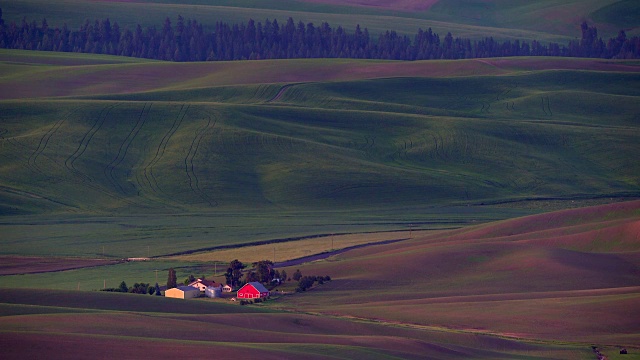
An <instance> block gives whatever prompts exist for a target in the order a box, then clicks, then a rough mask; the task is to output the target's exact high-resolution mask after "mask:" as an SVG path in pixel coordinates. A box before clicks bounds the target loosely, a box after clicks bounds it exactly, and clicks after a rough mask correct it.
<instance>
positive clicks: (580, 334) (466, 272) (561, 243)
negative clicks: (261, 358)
mask: <svg viewBox="0 0 640 360" xmlns="http://www.w3.org/2000/svg"><path fill="white" fill-rule="evenodd" d="M639 211H640V202H638V201H635V202H627V203H620V204H615V205H606V206H600V207H592V208H583V209H580V210H568V211H563V212H556V213H549V214H544V215H536V216H531V217H526V218H521V219H514V220H507V221H504V222H501V223H491V224H487V225H480V226H476V227H469V228H465V229H461V230H455V231H451V232H444V233H437V234H434V235H431V236H424V237H419V238H416V239H413V240H410V241H404V242H401V243H396V244H391V245H383V246H376V247H370V248H366V249H359V250H354V251H351V252H349V253H346V254H342V255H338V256H336V257H334V258H331V259H328V260H326V261H322V262H318V263H315V264H309V265H306V266H301V267H298V268H300V269H301V270H302V272H303V274H330V275H331V276H332V278H333V281H332V282H331V283H330V284H325V285H323V286H321V287H319V288H317V289H316V290H313V291H311V292H309V293H306V294H304V295H300V296H292V297H287V298H285V299H283V300H282V301H281V302H280V303H279V304H278V305H279V306H283V307H294V308H299V309H305V310H308V311H317V312H322V313H329V314H341V315H350V316H356V317H363V318H369V319H371V318H375V319H384V320H386V321H400V322H409V323H415V324H421V325H434V326H444V327H446V328H453V329H477V330H484V331H488V332H491V333H499V334H509V335H511V336H518V337H524V338H537V339H549V340H552V339H553V340H561V341H584V342H593V343H604V344H610V345H615V344H627V345H634V346H636V347H637V346H640V339H639V338H638V331H639V330H640V329H639V328H638V324H637V321H635V319H637V318H638V316H639V315H640V307H638V300H640V280H639V279H640V278H639V277H638V275H639V274H640V243H639V242H638V239H637V234H638V229H639V225H640V223H639V222H638V219H639V215H640V213H639ZM289 271H294V269H293V268H292V269H287V272H289Z"/></svg>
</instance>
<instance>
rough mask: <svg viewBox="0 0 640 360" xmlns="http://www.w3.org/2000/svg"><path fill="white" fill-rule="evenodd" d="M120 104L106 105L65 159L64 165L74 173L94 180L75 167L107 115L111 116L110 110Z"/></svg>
mask: <svg viewBox="0 0 640 360" xmlns="http://www.w3.org/2000/svg"><path fill="white" fill-rule="evenodd" d="M117 105H118V104H113V105H110V106H106V107H104V108H103V109H102V110H100V115H99V116H98V120H96V122H95V123H94V124H93V125H92V126H91V128H90V129H89V131H87V132H86V133H85V134H84V136H83V137H82V140H80V143H79V144H78V147H77V148H76V150H75V151H74V152H73V154H71V155H70V156H69V157H68V158H67V159H66V160H65V161H64V166H65V167H66V168H67V169H68V170H69V171H71V172H72V173H74V174H76V175H78V176H80V177H82V178H85V179H87V180H88V181H93V179H91V177H90V176H88V175H86V174H83V173H82V172H80V171H78V170H77V169H76V168H75V165H74V164H75V162H76V161H77V160H78V159H79V158H80V157H81V156H82V155H83V154H84V152H85V151H87V147H88V146H89V143H90V142H91V140H93V137H94V136H95V134H96V133H97V132H98V130H100V128H101V127H102V125H104V122H105V121H106V119H107V116H109V112H111V110H112V109H113V108H114V107H116V106H117Z"/></svg>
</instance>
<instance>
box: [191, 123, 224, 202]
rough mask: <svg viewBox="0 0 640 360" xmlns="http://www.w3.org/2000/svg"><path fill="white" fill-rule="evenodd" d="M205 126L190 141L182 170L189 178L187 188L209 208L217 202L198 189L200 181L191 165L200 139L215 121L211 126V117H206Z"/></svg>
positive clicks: (212, 125)
mask: <svg viewBox="0 0 640 360" xmlns="http://www.w3.org/2000/svg"><path fill="white" fill-rule="evenodd" d="M208 118H209V119H208V121H207V125H205V126H204V127H202V129H200V130H199V131H197V132H196V136H195V137H194V138H193V140H192V141H191V146H190V147H189V152H188V153H187V156H186V157H185V158H184V169H185V172H186V173H187V177H188V178H189V188H191V191H193V192H194V193H195V194H197V195H198V196H200V197H201V198H202V199H204V200H206V201H207V202H208V203H209V206H217V205H218V202H217V201H215V200H213V199H211V198H210V197H209V196H208V195H207V194H206V193H205V192H204V191H202V189H201V188H200V180H199V179H198V175H197V174H196V171H195V166H194V164H193V159H194V158H195V157H196V154H197V153H198V150H199V148H200V143H201V142H202V138H203V137H204V135H205V134H206V133H207V132H208V131H209V130H210V129H212V128H214V127H215V126H216V123H217V120H214V121H213V124H211V122H212V121H211V116H208Z"/></svg>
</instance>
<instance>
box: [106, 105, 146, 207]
mask: <svg viewBox="0 0 640 360" xmlns="http://www.w3.org/2000/svg"><path fill="white" fill-rule="evenodd" d="M151 105H152V104H147V103H145V104H144V105H143V107H142V111H140V115H138V121H137V122H136V124H135V125H134V126H133V128H132V129H131V131H130V132H129V134H127V137H126V138H125V139H124V141H123V142H122V143H121V144H120V148H119V149H118V154H117V155H116V157H115V158H113V160H111V162H110V163H109V164H108V165H107V166H106V167H105V168H104V170H103V172H104V175H105V176H106V178H107V180H108V181H109V183H111V185H112V186H113V187H114V188H116V189H118V190H119V191H120V193H122V194H123V195H127V192H126V190H125V189H124V187H123V186H122V184H120V182H118V179H116V176H115V175H114V171H115V169H116V168H117V167H118V166H120V164H122V162H123V161H124V159H125V158H126V156H127V152H128V151H129V147H130V146H131V143H132V142H133V140H134V139H135V138H136V136H138V134H139V133H140V129H142V126H144V124H145V122H146V121H147V117H148V116H149V112H150V111H151Z"/></svg>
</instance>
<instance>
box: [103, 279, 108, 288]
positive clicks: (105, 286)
mask: <svg viewBox="0 0 640 360" xmlns="http://www.w3.org/2000/svg"><path fill="white" fill-rule="evenodd" d="M102 288H103V289H106V288H107V279H104V280H103V283H102Z"/></svg>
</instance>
